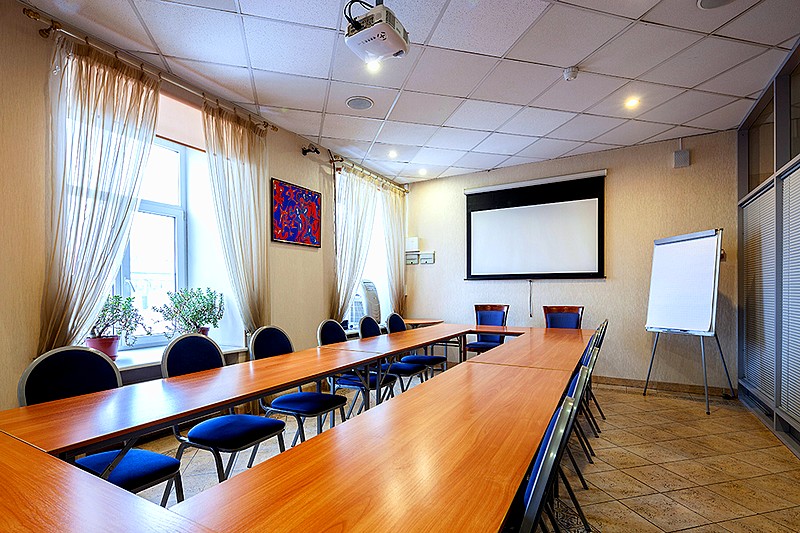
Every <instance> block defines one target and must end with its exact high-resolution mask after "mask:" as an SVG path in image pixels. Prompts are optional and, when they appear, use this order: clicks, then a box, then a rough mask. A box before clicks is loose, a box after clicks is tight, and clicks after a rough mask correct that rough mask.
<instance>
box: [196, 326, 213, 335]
mask: <svg viewBox="0 0 800 533" xmlns="http://www.w3.org/2000/svg"><path fill="white" fill-rule="evenodd" d="M209 329H211V328H209V327H208V326H203V327H202V328H197V333H199V334H200V335H205V336H206V337H208V330H209Z"/></svg>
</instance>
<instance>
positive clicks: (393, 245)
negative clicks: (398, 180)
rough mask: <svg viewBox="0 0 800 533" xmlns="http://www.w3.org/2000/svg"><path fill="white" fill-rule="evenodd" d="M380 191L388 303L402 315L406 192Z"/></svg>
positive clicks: (403, 305)
mask: <svg viewBox="0 0 800 533" xmlns="http://www.w3.org/2000/svg"><path fill="white" fill-rule="evenodd" d="M381 193H382V194H381V202H382V206H383V231H384V236H385V239H386V274H387V277H388V278H389V303H390V304H391V306H392V311H393V312H395V313H398V314H400V315H403V313H404V312H405V303H406V302H405V296H406V257H405V246H406V194H405V192H403V191H401V190H399V189H396V188H394V187H386V188H384V189H383V191H381Z"/></svg>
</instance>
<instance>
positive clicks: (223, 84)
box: [167, 58, 255, 103]
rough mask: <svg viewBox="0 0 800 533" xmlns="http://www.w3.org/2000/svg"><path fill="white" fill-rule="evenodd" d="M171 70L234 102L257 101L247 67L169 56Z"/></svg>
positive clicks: (180, 76)
mask: <svg viewBox="0 0 800 533" xmlns="http://www.w3.org/2000/svg"><path fill="white" fill-rule="evenodd" d="M167 62H168V63H169V66H170V70H171V71H172V73H173V74H175V75H176V76H178V77H179V78H183V79H185V80H186V81H189V82H192V83H194V84H196V85H197V86H198V87H203V88H204V89H207V90H208V91H209V92H212V93H214V94H215V95H217V96H220V97H222V98H227V99H228V100H230V101H232V102H249V103H253V102H255V99H254V97H253V85H252V83H251V81H250V71H249V70H248V69H247V68H245V67H231V66H228V65H216V64H213V63H199V62H196V61H188V60H181V59H174V58H167Z"/></svg>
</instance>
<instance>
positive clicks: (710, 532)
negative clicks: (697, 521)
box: [681, 524, 730, 533]
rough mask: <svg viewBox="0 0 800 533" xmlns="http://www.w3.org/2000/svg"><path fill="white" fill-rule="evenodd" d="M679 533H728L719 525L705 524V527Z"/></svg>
mask: <svg viewBox="0 0 800 533" xmlns="http://www.w3.org/2000/svg"><path fill="white" fill-rule="evenodd" d="M681 533H730V532H729V531H728V530H727V529H725V528H724V527H722V526H721V525H719V524H706V525H705V526H700V527H692V528H689V529H684V530H683V531H682V532H681Z"/></svg>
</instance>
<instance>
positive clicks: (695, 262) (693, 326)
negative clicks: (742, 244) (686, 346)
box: [645, 229, 722, 335]
mask: <svg viewBox="0 0 800 533" xmlns="http://www.w3.org/2000/svg"><path fill="white" fill-rule="evenodd" d="M721 249H722V230H721V229H719V230H708V231H701V232H697V233H690V234H687V235H678V236H676V237H669V238H667V239H658V240H656V241H655V242H654V243H653V269H652V272H651V275H650V299H649V301H648V305H647V322H646V324H645V328H646V329H647V330H648V331H659V332H667V333H686V334H692V335H713V334H714V328H715V326H716V324H715V322H716V315H717V287H718V284H719V257H720V251H721Z"/></svg>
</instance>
